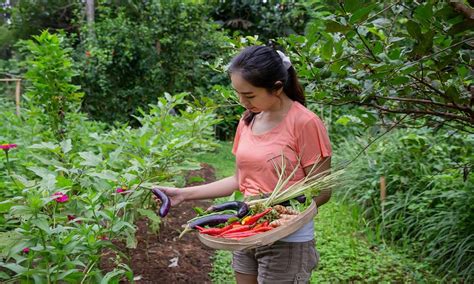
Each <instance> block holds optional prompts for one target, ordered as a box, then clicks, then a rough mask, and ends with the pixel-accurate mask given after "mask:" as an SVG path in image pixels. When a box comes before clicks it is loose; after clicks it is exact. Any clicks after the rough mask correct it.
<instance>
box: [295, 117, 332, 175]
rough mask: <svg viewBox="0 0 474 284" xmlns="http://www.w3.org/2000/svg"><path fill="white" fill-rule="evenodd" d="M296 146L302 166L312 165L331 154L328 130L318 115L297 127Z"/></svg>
mask: <svg viewBox="0 0 474 284" xmlns="http://www.w3.org/2000/svg"><path fill="white" fill-rule="evenodd" d="M297 135H298V136H297V147H298V152H299V155H300V157H301V165H302V166H303V168H304V167H307V166H310V165H313V164H314V163H316V162H317V161H318V160H320V159H321V158H325V157H330V156H331V154H332V150H331V142H330V141H329V136H328V132H327V130H326V127H325V126H324V124H323V122H322V121H321V119H319V117H317V116H315V117H313V118H312V119H310V120H309V121H307V122H306V123H305V124H304V126H303V127H300V128H299V129H298V133H297Z"/></svg>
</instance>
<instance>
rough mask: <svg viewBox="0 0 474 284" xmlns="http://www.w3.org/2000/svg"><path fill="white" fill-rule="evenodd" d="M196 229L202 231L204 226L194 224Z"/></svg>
mask: <svg viewBox="0 0 474 284" xmlns="http://www.w3.org/2000/svg"><path fill="white" fill-rule="evenodd" d="M196 229H198V230H199V232H202V231H204V230H205V228H203V227H201V226H196Z"/></svg>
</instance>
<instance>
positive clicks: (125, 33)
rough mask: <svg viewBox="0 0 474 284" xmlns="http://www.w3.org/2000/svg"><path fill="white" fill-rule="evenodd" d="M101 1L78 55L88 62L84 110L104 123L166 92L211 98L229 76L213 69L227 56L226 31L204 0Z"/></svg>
mask: <svg viewBox="0 0 474 284" xmlns="http://www.w3.org/2000/svg"><path fill="white" fill-rule="evenodd" d="M109 2H110V1H99V5H98V6H97V10H96V20H95V24H94V26H93V32H94V34H95V35H94V36H93V37H86V36H85V35H87V34H88V31H87V29H86V28H84V29H83V36H82V37H83V38H82V39H81V44H80V46H79V47H78V50H79V53H78V54H76V56H77V60H78V62H80V64H81V66H82V70H83V72H82V74H81V78H80V84H81V85H82V86H83V87H84V90H85V92H86V96H85V100H84V105H83V107H84V109H85V110H86V111H87V112H89V113H90V114H92V116H93V117H94V118H97V119H101V120H104V121H115V120H119V121H128V120H129V119H130V118H131V117H132V116H133V115H136V114H137V109H138V108H139V107H141V108H143V109H146V108H147V106H148V104H150V103H155V102H156V101H157V98H158V97H161V96H162V95H163V93H165V92H168V93H178V92H184V91H187V92H193V93H194V94H195V95H197V96H204V97H207V96H209V94H208V92H209V90H210V89H211V87H210V86H211V85H212V84H214V83H220V82H221V80H222V79H223V78H224V76H223V75H219V74H215V72H214V71H212V70H211V69H209V67H207V65H206V63H207V62H208V61H213V60H214V59H215V58H216V57H218V56H219V55H221V54H223V52H224V49H223V48H224V47H225V45H222V44H221V42H222V38H223V34H222V33H221V32H219V31H218V30H217V26H216V25H214V24H212V22H210V21H209V19H208V18H207V12H208V8H207V6H205V5H203V4H193V3H179V2H176V1H171V2H170V1H158V0H155V1H147V2H143V3H134V4H131V3H129V4H126V5H125V4H124V5H117V6H115V5H112V4H111V3H109Z"/></svg>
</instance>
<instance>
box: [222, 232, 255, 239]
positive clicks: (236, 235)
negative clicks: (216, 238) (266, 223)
mask: <svg viewBox="0 0 474 284" xmlns="http://www.w3.org/2000/svg"><path fill="white" fill-rule="evenodd" d="M256 234H258V233H257V232H254V231H245V232H235V233H232V234H225V235H222V236H221V237H223V238H227V239H237V238H246V237H250V236H253V235H256Z"/></svg>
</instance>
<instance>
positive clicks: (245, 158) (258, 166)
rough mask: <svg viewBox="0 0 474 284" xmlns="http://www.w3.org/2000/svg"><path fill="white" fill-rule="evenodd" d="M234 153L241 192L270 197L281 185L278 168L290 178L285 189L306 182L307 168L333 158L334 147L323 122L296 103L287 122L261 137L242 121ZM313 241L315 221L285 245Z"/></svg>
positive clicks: (288, 237)
mask: <svg viewBox="0 0 474 284" xmlns="http://www.w3.org/2000/svg"><path fill="white" fill-rule="evenodd" d="M232 153H233V154H234V155H235V156H236V162H237V174H238V181H239V188H240V190H241V191H242V192H243V194H244V195H245V196H252V195H258V194H260V193H270V192H272V191H273V189H274V188H275V186H276V184H277V182H278V178H279V177H278V173H277V171H276V170H275V168H277V169H280V172H281V171H284V173H285V175H286V176H289V175H290V174H291V172H292V171H293V169H294V168H295V167H297V170H296V173H295V175H294V176H293V178H292V179H291V180H290V181H289V183H288V184H287V186H286V187H288V186H290V185H291V184H293V183H295V182H297V181H298V180H301V179H302V178H304V176H305V173H304V168H305V167H307V166H311V165H313V164H315V163H317V162H319V161H320V160H321V159H322V158H324V157H329V156H331V145H330V142H329V137H328V134H327V131H326V127H324V124H323V122H322V121H321V119H319V117H318V116H317V115H316V114H314V113H313V112H311V111H310V110H308V109H307V108H305V107H304V106H303V105H301V104H300V103H298V102H293V104H292V105H291V108H290V110H289V111H288V113H287V114H286V116H285V118H284V119H283V120H282V121H281V122H280V123H279V124H278V125H277V126H275V127H274V128H272V129H270V130H269V131H267V132H264V133H262V134H253V132H252V123H250V124H249V125H245V122H244V121H243V120H241V121H240V122H239V125H238V127H237V132H236V134H235V139H234V146H233V149H232ZM313 238H314V223H313V221H310V222H308V223H307V224H305V225H303V226H302V227H301V228H300V229H299V230H297V231H296V232H294V233H293V234H291V235H289V236H287V237H285V238H283V239H281V240H280V241H283V242H306V241H310V240H312V239H313Z"/></svg>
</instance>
